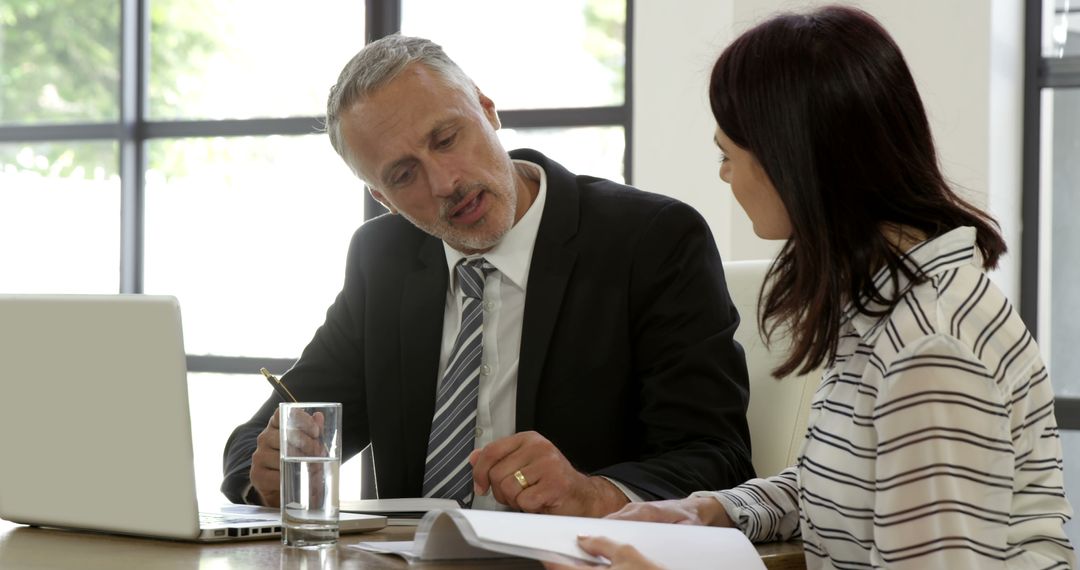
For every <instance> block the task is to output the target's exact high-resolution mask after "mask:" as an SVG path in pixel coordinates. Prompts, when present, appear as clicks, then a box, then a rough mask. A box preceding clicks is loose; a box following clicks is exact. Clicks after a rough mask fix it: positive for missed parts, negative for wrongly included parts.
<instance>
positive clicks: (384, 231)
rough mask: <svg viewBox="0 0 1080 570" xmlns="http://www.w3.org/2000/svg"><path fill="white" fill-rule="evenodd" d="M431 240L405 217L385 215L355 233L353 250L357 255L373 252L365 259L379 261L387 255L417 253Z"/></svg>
mask: <svg viewBox="0 0 1080 570" xmlns="http://www.w3.org/2000/svg"><path fill="white" fill-rule="evenodd" d="M429 239H434V238H432V237H431V236H429V235H428V234H426V233H424V232H423V231H421V230H420V229H419V228H417V227H416V226H414V225H412V223H411V222H409V221H408V220H406V219H405V218H404V217H402V216H400V215H396V214H383V215H381V216H377V217H374V218H372V219H370V220H368V221H366V222H364V223H363V224H362V225H361V226H360V227H359V228H357V229H356V231H355V232H353V237H352V246H351V250H352V251H354V252H357V253H366V252H371V253H372V255H366V256H365V257H368V258H372V259H377V258H382V257H385V256H386V255H387V254H393V253H400V252H405V251H415V250H416V249H417V248H419V247H420V246H421V245H423V243H424V242H425V241H427V240H429Z"/></svg>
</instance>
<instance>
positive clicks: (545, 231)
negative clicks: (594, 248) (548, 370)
mask: <svg viewBox="0 0 1080 570" xmlns="http://www.w3.org/2000/svg"><path fill="white" fill-rule="evenodd" d="M511 156H513V157H514V158H518V159H522V160H528V161H530V162H534V163H536V164H539V165H540V166H541V167H542V168H543V169H544V172H545V173H546V175H547V198H546V201H545V204H544V215H543V217H542V218H541V219H540V229H539V231H538V232H537V235H536V245H535V246H534V247H533V258H532V265H531V266H530V268H529V284H528V289H527V292H526V295H525V311H524V315H523V319H522V324H521V355H520V360H519V362H518V382H517V412H516V413H517V416H516V424H517V425H516V429H517V431H519V432H520V431H526V430H530V429H533V426H534V425H535V420H536V392H537V389H538V388H539V386H540V380H541V376H542V372H543V369H544V363H545V361H546V357H547V352H548V347H549V346H550V345H551V336H552V334H553V332H554V330H555V325H556V323H557V321H558V318H559V314H560V308H561V307H562V302H563V296H564V294H565V293H566V286H567V283H568V282H569V280H570V275H571V274H572V273H573V269H574V261H575V260H576V259H577V252H576V251H575V249H574V247H573V242H572V241H571V238H572V237H573V236H574V234H576V233H577V226H578V209H579V206H580V204H579V195H578V187H577V182H576V181H575V179H574V175H573V174H571V173H570V172H569V171H567V170H566V169H565V168H563V167H562V166H560V165H559V164H557V163H555V162H553V161H551V160H548V158H547V157H545V156H544V155H542V154H540V153H538V152H535V151H514V152H512V153H511Z"/></svg>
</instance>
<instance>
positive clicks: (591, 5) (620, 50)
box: [585, 0, 630, 99]
mask: <svg viewBox="0 0 1080 570" xmlns="http://www.w3.org/2000/svg"><path fill="white" fill-rule="evenodd" d="M629 1H630V0H587V2H586V4H585V22H586V29H587V35H586V37H585V50H586V51H587V52H589V54H590V55H592V56H593V57H594V58H596V61H599V62H600V63H601V64H602V65H603V66H604V67H605V68H606V69H608V70H609V71H610V72H611V77H612V86H611V87H612V90H613V91H614V92H615V93H617V94H618V95H619V99H622V93H623V90H624V89H625V87H624V86H625V85H626V74H625V73H624V69H625V67H626V34H625V31H626V4H627V2H629Z"/></svg>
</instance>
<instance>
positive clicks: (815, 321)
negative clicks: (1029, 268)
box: [709, 6, 1005, 377]
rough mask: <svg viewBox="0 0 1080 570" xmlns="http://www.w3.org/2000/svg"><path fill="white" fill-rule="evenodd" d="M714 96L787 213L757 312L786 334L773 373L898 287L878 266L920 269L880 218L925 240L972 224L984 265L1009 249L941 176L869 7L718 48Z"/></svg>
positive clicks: (814, 354) (784, 20) (801, 363)
mask: <svg viewBox="0 0 1080 570" xmlns="http://www.w3.org/2000/svg"><path fill="white" fill-rule="evenodd" d="M709 99H710V103H711V105H712V112H713V116H714V117H715V118H716V122H717V124H718V125H719V126H720V129H721V130H723V132H724V133H725V134H726V135H727V137H728V138H729V139H731V141H732V142H734V143H735V144H737V145H739V146H740V147H742V148H745V149H747V150H749V151H750V152H751V153H753V154H754V156H756V157H757V159H758V161H759V162H760V163H761V165H762V167H763V168H764V170H765V172H766V173H767V174H768V175H769V178H770V179H771V181H772V183H773V185H774V186H775V187H776V190H777V192H778V193H779V194H780V198H781V200H782V201H783V203H784V206H785V207H786V208H787V213H788V215H789V216H790V218H791V224H792V227H793V233H792V236H791V239H789V240H788V241H787V243H786V244H785V245H784V247H783V248H782V249H781V251H780V254H779V256H778V257H777V259H776V261H775V263H773V265H772V267H771V268H770V269H769V272H768V275H767V276H766V279H765V282H766V283H767V284H768V285H767V286H763V288H762V291H763V296H762V301H761V310H760V311H759V312H760V314H759V316H758V320H759V324H760V325H761V330H762V331H764V335H765V338H766V340H767V341H769V340H771V339H772V337H773V334H774V333H775V332H777V330H782V331H786V332H788V333H790V335H791V343H792V347H791V353H790V355H789V357H788V359H787V360H786V361H785V362H783V363H782V364H781V365H780V366H778V367H777V368H776V369H775V370H774V371H773V374H774V375H775V376H776V377H783V376H786V375H788V374H790V373H792V372H794V371H796V370H798V371H799V372H802V373H806V372H809V371H811V370H813V369H815V368H817V367H818V366H821V365H822V364H825V363H829V362H831V361H832V360H833V358H834V357H835V356H836V349H837V344H838V342H839V330H840V325H841V319H842V312H843V311H844V309H845V306H846V305H847V304H848V303H855V308H856V309H857V310H859V311H860V312H863V313H865V314H871V315H878V316H880V315H883V314H886V313H887V312H888V310H889V309H891V307H892V306H893V305H894V304H895V303H896V302H897V301H898V299H899V296H900V294H902V292H901V291H898V292H897V293H896V294H894V295H892V296H891V297H890V298H885V297H886V296H885V295H884V294H883V293H882V292H881V291H879V290H878V289H877V288H876V287H875V286H874V283H873V277H874V275H875V273H876V272H877V271H878V270H881V269H882V268H885V269H886V270H887V271H888V272H889V274H890V277H891V279H892V282H893V284H894V285H895V284H897V283H898V279H899V277H900V275H901V274H903V275H904V276H906V277H907V278H909V279H911V281H912V282H913V283H917V282H920V281H922V280H924V279H925V276H923V275H917V274H916V272H917V270H915V269H913V268H912V267H911V266H910V265H909V264H907V263H904V259H903V258H904V254H903V252H901V251H898V250H897V248H896V247H895V246H894V245H893V244H892V242H890V241H889V239H888V238H887V237H886V236H885V235H884V234H883V233H882V232H883V229H886V228H890V227H891V228H913V229H915V230H918V231H919V232H920V233H922V234H923V235H925V237H926V238H927V239H929V238H934V237H937V236H940V235H942V234H944V233H946V232H948V231H949V230H952V229H953V228H956V227H958V226H974V227H975V228H976V231H977V234H978V238H977V243H978V247H979V249H980V250H981V252H982V255H983V259H984V262H985V266H986V268H992V267H995V266H996V265H997V261H998V258H999V257H1000V256H1001V254H1003V253H1004V252H1005V242H1004V240H1003V239H1002V238H1001V235H1000V234H999V233H998V230H997V224H996V222H994V220H993V219H992V218H991V217H990V216H989V215H987V214H986V213H984V212H982V211H980V210H979V209H978V208H976V207H974V206H972V205H971V204H969V203H967V202H965V201H964V200H963V199H961V198H960V197H959V196H957V195H956V194H955V193H954V192H953V191H952V189H951V188H950V187H949V185H948V183H947V182H946V181H945V178H944V176H942V174H941V170H940V168H939V165H938V159H937V154H936V152H935V150H934V141H933V137H932V136H931V134H930V124H929V122H928V121H927V118H926V111H925V110H924V109H923V104H922V100H921V99H920V98H919V93H918V90H917V89H916V87H915V81H914V79H913V78H912V76H911V72H910V71H909V70H908V67H907V63H906V62H905V61H904V57H903V55H902V54H901V53H900V49H899V48H898V47H897V46H896V43H895V42H893V40H892V38H891V37H890V36H889V34H888V32H886V31H885V29H884V28H882V27H881V25H880V24H879V23H878V22H877V21H876V20H875V19H874V18H873V17H872V16H870V15H869V14H867V13H865V12H863V11H861V10H858V9H854V8H849V7H840V6H830V7H826V8H822V9H818V10H815V11H813V12H810V13H808V14H782V15H779V16H776V17H773V18H771V19H769V20H768V21H766V22H764V23H762V24H759V25H758V26H756V27H754V28H752V29H750V30H749V31H747V32H746V33H744V34H742V35H741V36H739V38H738V39H736V40H735V41H734V42H733V43H732V44H731V45H730V46H728V47H727V48H726V49H725V50H724V52H723V53H722V54H721V55H720V58H719V59H718V60H717V62H716V65H715V66H714V67H713V71H712V78H711V80H710V84H709ZM862 300H869V301H870V302H869V303H866V302H862ZM871 304H874V305H880V306H884V307H885V308H884V309H878V310H875V309H872V308H871Z"/></svg>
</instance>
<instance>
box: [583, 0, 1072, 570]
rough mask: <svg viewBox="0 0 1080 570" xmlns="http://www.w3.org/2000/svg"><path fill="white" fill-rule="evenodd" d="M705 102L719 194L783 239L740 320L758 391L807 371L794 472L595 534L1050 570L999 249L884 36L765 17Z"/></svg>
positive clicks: (1025, 344)
mask: <svg viewBox="0 0 1080 570" xmlns="http://www.w3.org/2000/svg"><path fill="white" fill-rule="evenodd" d="M709 96H710V102H711V106H712V111H713V115H714V117H715V118H716V122H717V129H716V138H715V142H716V144H717V146H718V147H719V148H720V151H721V158H720V163H721V166H720V177H721V178H722V179H723V180H724V181H726V182H728V183H729V184H730V185H731V189H732V192H733V193H734V195H735V198H736V200H738V202H739V204H740V205H741V206H742V207H743V209H745V210H746V212H747V214H748V215H749V217H750V219H751V220H752V222H753V225H754V231H755V233H757V234H758V235H759V236H760V237H763V238H767V239H783V240H786V243H785V244H784V246H783V248H782V249H781V251H780V254H779V256H778V257H777V259H776V261H775V263H774V264H773V265H772V267H771V269H770V270H769V272H768V275H767V277H766V282H765V285H764V287H763V295H762V302H761V306H760V313H761V314H760V315H759V317H758V318H759V322H760V325H761V330H762V331H764V336H765V337H766V339H767V340H771V339H773V338H779V337H780V336H787V337H789V338H790V341H791V345H792V349H791V353H790V355H789V356H788V358H787V360H786V361H784V362H783V363H782V364H781V365H780V366H779V367H778V368H777V369H776V370H774V371H773V374H774V375H775V376H777V377H778V378H779V377H783V376H786V375H788V374H789V373H792V372H796V371H799V372H803V373H805V372H809V371H811V370H814V369H815V368H817V367H819V366H824V367H825V368H826V372H825V374H824V376H823V378H822V383H821V385H820V387H819V388H818V390H817V392H816V394H815V397H814V402H813V405H812V409H811V415H810V420H809V421H810V425H809V430H808V432H807V438H806V441H805V443H804V446H803V449H802V452H801V454H800V457H799V460H798V462H797V465H796V466H795V467H792V468H790V469H787V470H785V471H784V472H783V473H780V474H779V475H776V476H774V477H770V478H766V479H753V480H751V481H748V482H747V483H745V484H743V485H741V486H739V487H737V488H735V489H730V490H727V491H715V492H713V491H705V492H699V493H695V494H694V495H693V496H691V497H689V498H687V499H682V500H677V501H663V502H656V503H635V504H631V505H628V506H627V507H626V508H624V509H623V510H622V511H620V512H618V513H615V514H614V515H612V516H613V517H615V518H628V519H639V520H652V521H662V522H673V523H688V524H712V525H718V526H736V527H738V528H739V529H741V530H742V531H743V532H744V533H745V534H747V536H749V537H750V539H751V540H754V541H761V542H764V541H775V540H787V539H789V538H801V539H802V541H803V544H804V546H805V551H806V562H807V566H808V567H809V568H863V567H867V568H869V567H874V568H879V567H887V568H900V567H903V568H945V567H951V568H989V567H1007V568H1071V567H1072V566H1073V565H1074V564H1075V555H1074V553H1073V549H1072V546H1071V545H1070V543H1069V540H1068V538H1067V537H1066V535H1065V533H1064V531H1063V528H1062V527H1063V525H1064V523H1065V522H1066V521H1067V520H1068V519H1069V518H1070V517H1071V515H1072V509H1071V508H1070V506H1069V503H1068V501H1067V500H1066V498H1065V492H1064V487H1063V476H1062V458H1061V442H1060V439H1059V437H1058V431H1057V424H1056V422H1055V419H1054V392H1053V389H1052V388H1051V386H1050V380H1049V377H1048V375H1047V371H1046V368H1045V367H1044V365H1043V362H1042V360H1041V357H1040V355H1039V349H1038V347H1037V346H1036V344H1035V341H1034V340H1033V338H1032V337H1031V335H1030V334H1029V333H1028V331H1027V329H1026V328H1025V326H1024V323H1023V322H1022V321H1021V320H1020V318H1019V316H1018V315H1017V314H1016V313H1015V312H1014V310H1013V308H1012V306H1011V305H1010V303H1009V301H1008V300H1007V299H1006V298H1005V297H1004V296H1003V295H1002V293H1001V292H1000V291H998V289H997V288H996V287H995V286H994V285H993V283H991V282H990V280H989V279H988V278H987V276H986V273H985V271H986V270H988V269H992V268H993V267H995V266H996V264H997V261H998V259H999V257H1000V256H1001V255H1002V254H1003V253H1005V243H1004V241H1003V240H1002V238H1001V235H1000V234H999V233H998V231H997V228H996V223H995V222H994V220H993V219H991V218H990V216H988V215H987V214H986V213H984V212H982V211H980V210H979V209H978V208H976V207H975V206H972V205H971V204H969V203H968V202H966V201H964V200H963V199H962V198H960V197H959V196H958V195H957V194H956V193H955V192H954V191H953V190H952V189H951V188H950V187H949V185H948V183H947V182H946V181H945V178H944V177H943V176H942V173H941V171H940V168H939V166H938V159H937V156H936V153H935V151H934V142H933V139H932V137H931V134H930V126H929V123H928V121H927V118H926V112H925V110H924V109H923V105H922V101H921V100H920V98H919V94H918V90H917V89H916V87H915V81H914V80H913V78H912V76H911V73H910V71H909V70H908V67H907V64H906V62H905V61H904V57H903V55H902V54H901V53H900V50H899V48H898V47H897V46H896V44H895V43H894V42H893V40H892V38H891V37H890V36H889V34H888V33H887V32H886V31H885V30H884V28H882V27H881V25H880V24H879V23H878V22H877V21H876V20H874V18H873V17H871V16H870V15H868V14H866V13H865V12H862V11H860V10H857V9H854V8H847V7H826V8H822V9H819V10H816V11H813V12H810V13H808V14H783V15H779V16H776V17H773V18H771V19H769V20H768V21H766V22H764V23H762V24H760V25H758V26H757V27H755V28H753V29H751V30H749V31H747V32H746V33H744V34H743V35H741V36H740V37H739V38H738V39H736V40H735V41H734V42H733V43H732V44H731V45H730V46H728V47H727V49H725V50H724V52H723V53H722V54H721V56H720V58H719V60H717V62H716V64H715V66H714V68H713V72H712V77H711V81H710V85H709ZM582 546H583V548H585V549H586V550H588V551H590V552H593V553H596V554H601V555H605V556H607V557H608V558H610V559H611V560H612V561H613V562H614V567H615V568H619V569H628V568H650V567H652V566H651V565H650V564H649V563H648V562H647V561H645V560H644V559H643V558H642V557H641V556H640V554H638V553H637V552H636V551H635V550H634V549H633V548H632V546H628V545H616V544H614V543H612V542H610V541H608V540H606V539H603V538H584V539H583V540H582Z"/></svg>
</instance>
